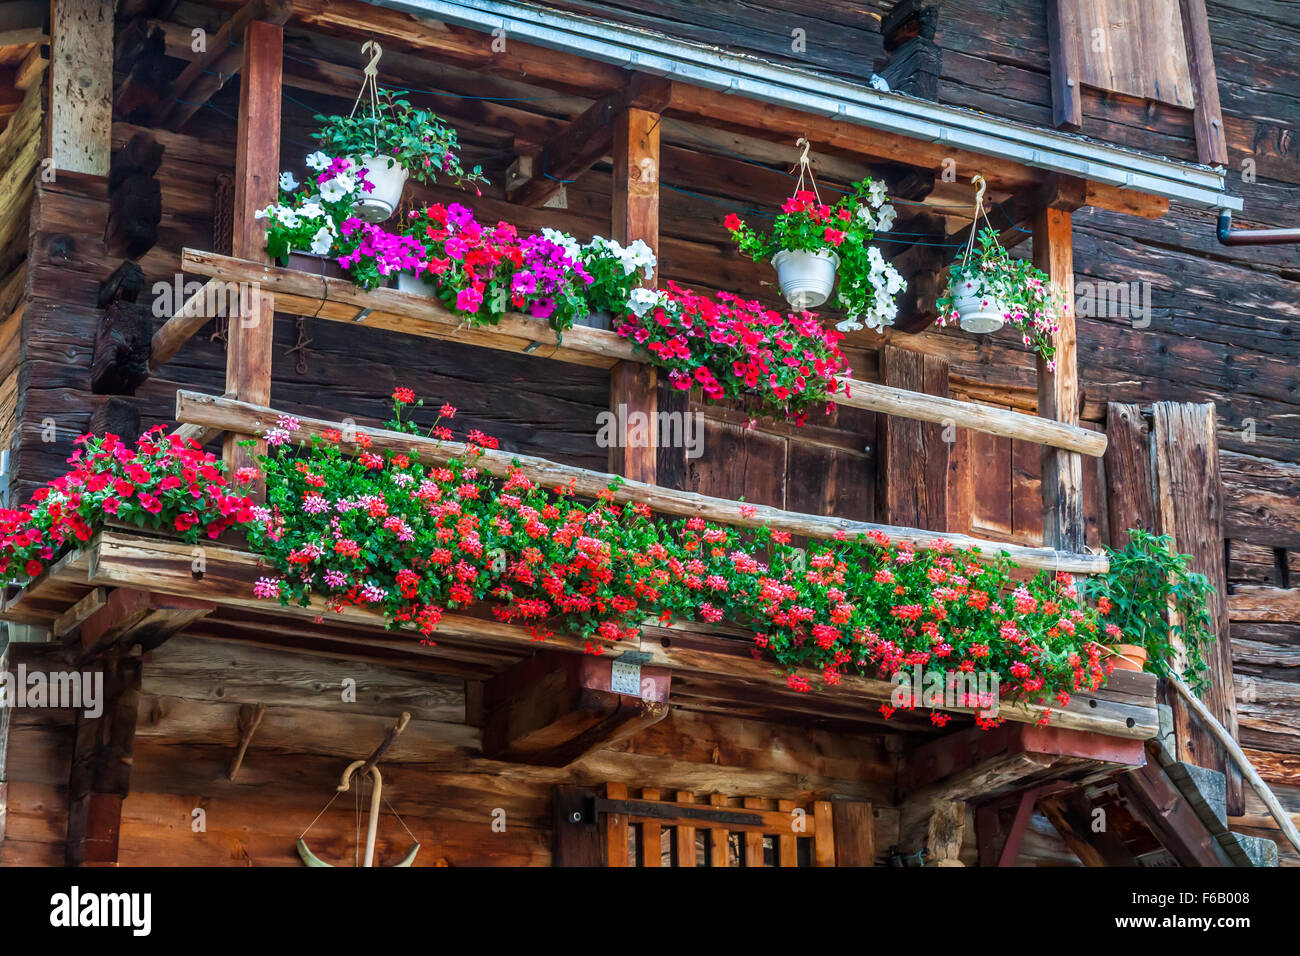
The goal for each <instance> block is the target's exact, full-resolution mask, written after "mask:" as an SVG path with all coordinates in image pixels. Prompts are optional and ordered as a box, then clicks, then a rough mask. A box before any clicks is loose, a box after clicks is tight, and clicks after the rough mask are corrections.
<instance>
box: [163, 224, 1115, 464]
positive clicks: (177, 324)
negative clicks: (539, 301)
mask: <svg viewBox="0 0 1300 956" xmlns="http://www.w3.org/2000/svg"><path fill="white" fill-rule="evenodd" d="M182 267H183V268H184V269H185V270H186V271H187V272H193V273H196V274H198V275H204V276H209V277H211V278H213V279H221V280H223V281H225V282H231V283H235V284H240V283H243V284H250V285H251V284H256V285H258V286H259V287H260V288H261V290H262V293H263V294H264V295H265V294H268V293H274V295H275V300H276V302H277V303H279V307H280V308H282V309H283V310H284V311H286V312H294V313H298V314H302V315H311V316H316V317H318V318H322V319H329V320H332V321H336V322H352V323H357V324H364V325H367V326H370V327H374V328H385V329H391V330H394V331H399V332H404V333H406V334H410V335H422V336H428V337H432V338H440V339H451V340H455V341H458V342H468V343H470V344H474V345H479V346H483V347H485V348H492V349H499V350H504V351H525V350H526V351H528V352H529V353H530V354H535V355H538V356H541V357H545V358H551V359H556V360H559V361H565V362H572V363H575V364H580V365H589V366H594V367H599V368H610V367H612V366H613V365H614V364H615V363H616V362H619V361H631V362H645V361H646V356H645V355H644V354H642V353H641V352H639V351H637V350H636V349H635V348H634V347H633V346H632V343H631V342H630V341H628V340H627V339H625V338H622V337H621V336H619V335H618V334H617V333H614V332H609V331H605V330H603V329H592V328H584V327H575V328H572V329H569V330H567V331H566V332H565V333H564V341H563V344H562V345H561V344H560V340H559V337H558V336H557V335H556V333H555V330H554V329H552V328H551V327H550V326H549V325H547V324H546V323H545V322H543V321H541V320H539V319H534V318H531V317H529V316H525V315H521V314H518V313H511V314H507V315H505V316H504V317H502V319H501V321H500V323H498V324H497V325H494V326H486V327H483V328H475V329H464V328H462V325H463V319H462V318H461V317H460V316H458V315H455V314H454V313H452V312H450V311H449V310H448V309H447V308H446V307H445V306H444V305H443V304H442V303H441V302H440V301H439V300H438V299H436V298H435V297H433V296H427V295H419V294H417V293H412V292H399V291H397V290H396V289H375V290H374V291H372V292H366V291H363V290H362V289H359V288H357V287H356V286H355V285H353V284H352V283H351V282H350V281H348V280H347V279H334V278H328V277H322V276H319V275H315V274H309V273H306V272H301V271H298V270H296V269H282V268H278V267H276V266H270V265H264V264H258V263H254V262H249V261H245V260H240V259H235V258H232V257H230V256H219V255H216V254H215V253H210V252H199V251H196V250H192V249H186V250H185V251H184V252H183V253H182ZM194 298H197V296H196V297H192V298H191V301H193V299H194ZM186 308H187V309H189V308H191V307H190V306H189V305H188V304H187V306H186ZM193 308H199V306H198V305H196V306H194V307H193ZM195 321H196V320H194V319H193V318H189V319H181V318H176V317H173V318H172V319H169V320H168V321H167V322H166V323H165V324H164V325H163V327H162V328H160V329H159V330H158V332H157V333H155V341H154V350H155V355H158V354H163V355H165V354H166V352H165V351H163V352H160V351H159V342H158V339H159V337H165V339H166V342H167V343H168V344H167V348H169V349H170V348H172V347H173V346H174V347H175V348H177V349H178V348H179V345H175V343H176V341H177V340H178V339H181V337H182V335H183V334H184V332H185V331H188V332H189V334H193V331H196V330H197V329H198V328H199V327H201V326H202V322H197V324H195ZM182 340H183V339H182ZM172 354H174V351H173V352H172ZM834 400H835V402H836V403H837V404H840V405H844V406H847V407H849V408H863V409H867V410H869V411H874V412H883V413H884V414H888V415H901V416H904V417H906V418H915V419H919V420H920V421H927V422H937V423H940V424H945V425H946V424H953V425H955V426H957V427H959V428H971V429H974V430H976V431H982V432H985V433H987V434H990V435H999V436H1001V437H1004V438H1016V439H1020V440H1022V441H1031V442H1036V443H1038V444H1042V445H1050V446H1052V447H1055V448H1063V449H1066V450H1069V451H1077V452H1079V453H1081V454H1085V455H1089V456H1092V457H1100V456H1101V455H1103V454H1104V453H1105V451H1106V436H1105V435H1104V434H1103V433H1101V432H1093V431H1089V430H1088V429H1086V428H1080V427H1079V426H1078V425H1077V424H1067V423H1062V422H1059V421H1054V420H1051V419H1048V418H1042V417H1038V416H1035V415H1025V414H1023V413H1021V412H1013V411H1009V410H1007V409H1001V408H994V407H992V406H988V405H978V404H975V403H973V402H962V401H958V400H956V399H948V398H940V397H938V396H932V395H918V394H916V393H913V392H908V391H906V390H903V389H898V388H890V387H888V386H885V385H878V384H875V383H874V382H863V381H859V380H856V379H845V380H843V382H842V383H841V385H840V388H839V391H837V392H836V393H835V395H834Z"/></svg>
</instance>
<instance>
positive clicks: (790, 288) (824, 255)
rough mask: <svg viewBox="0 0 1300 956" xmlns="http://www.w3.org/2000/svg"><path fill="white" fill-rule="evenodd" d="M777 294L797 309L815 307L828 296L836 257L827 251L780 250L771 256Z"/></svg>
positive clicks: (833, 275)
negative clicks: (778, 290)
mask: <svg viewBox="0 0 1300 956" xmlns="http://www.w3.org/2000/svg"><path fill="white" fill-rule="evenodd" d="M772 265H773V266H775V267H776V278H777V281H778V282H780V283H781V294H782V295H783V296H785V301H787V302H789V303H790V308H792V309H794V310H795V311H797V312H802V311H803V310H804V309H815V308H816V307H817V306H819V305H821V304H822V303H823V302H825V301H826V300H827V299H829V298H830V295H831V289H833V288H834V287H835V270H836V269H838V268H839V267H840V257H839V256H837V255H836V254H835V253H833V252H830V251H828V250H825V249H823V250H821V251H820V252H791V251H790V250H788V249H783V250H782V251H780V252H778V253H777V254H776V255H774V256H773V257H772Z"/></svg>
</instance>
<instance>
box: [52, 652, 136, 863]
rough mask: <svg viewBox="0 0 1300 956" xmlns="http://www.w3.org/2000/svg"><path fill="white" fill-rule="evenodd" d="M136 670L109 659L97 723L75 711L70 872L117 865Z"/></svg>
mask: <svg viewBox="0 0 1300 956" xmlns="http://www.w3.org/2000/svg"><path fill="white" fill-rule="evenodd" d="M140 667H141V664H140V658H138V657H127V656H125V655H124V654H119V653H117V652H114V653H113V654H110V655H108V657H107V658H106V659H105V660H104V662H103V664H102V675H103V685H102V695H103V699H102V705H103V711H102V712H101V714H100V715H99V716H98V717H90V716H88V715H87V711H86V710H84V709H83V710H79V711H77V717H76V733H75V739H74V744H73V752H72V766H71V770H70V772H69V777H68V827H67V840H66V843H65V850H64V853H65V861H66V863H67V865H68V866H82V865H85V864H90V865H112V864H115V863H116V862H117V852H118V838H119V835H120V831H121V818H122V800H123V799H124V798H125V797H126V795H127V794H128V793H129V792H130V790H131V763H132V752H133V750H134V745H135V724H136V714H137V713H138V711H139V699H140ZM99 673H100V671H97V672H96V675H97V676H98V674H99Z"/></svg>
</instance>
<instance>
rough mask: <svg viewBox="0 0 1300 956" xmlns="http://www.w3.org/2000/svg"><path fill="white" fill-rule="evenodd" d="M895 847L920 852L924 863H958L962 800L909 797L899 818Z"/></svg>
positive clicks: (908, 852)
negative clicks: (916, 798) (896, 844)
mask: <svg viewBox="0 0 1300 956" xmlns="http://www.w3.org/2000/svg"><path fill="white" fill-rule="evenodd" d="M898 825H899V837H898V843H899V848H900V849H901V850H902V851H903V853H904V855H906V856H909V857H911V856H914V855H916V854H918V853H920V854H922V860H923V861H924V865H925V866H962V865H963V864H962V862H961V859H960V856H961V841H962V835H963V834H964V832H965V830H966V804H965V803H963V802H961V801H960V800H909V801H908V802H907V803H905V804H903V808H902V811H901V816H900V818H899V823H898Z"/></svg>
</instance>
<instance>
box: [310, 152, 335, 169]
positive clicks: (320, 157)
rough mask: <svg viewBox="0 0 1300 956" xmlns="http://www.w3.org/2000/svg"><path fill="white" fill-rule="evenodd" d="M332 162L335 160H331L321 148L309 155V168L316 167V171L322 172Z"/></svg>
mask: <svg viewBox="0 0 1300 956" xmlns="http://www.w3.org/2000/svg"><path fill="white" fill-rule="evenodd" d="M331 162H333V160H331V159H330V158H329V157H328V156H326V155H325V154H324V153H322V152H321V151H320V150H319V149H318V150H316V152H314V153H312V154H311V155H310V156H308V157H307V166H308V168H309V169H314V170H316V172H320V171H321V170H322V169H324V168H325V167H326V166H328V165H329V164H330V163H331Z"/></svg>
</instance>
